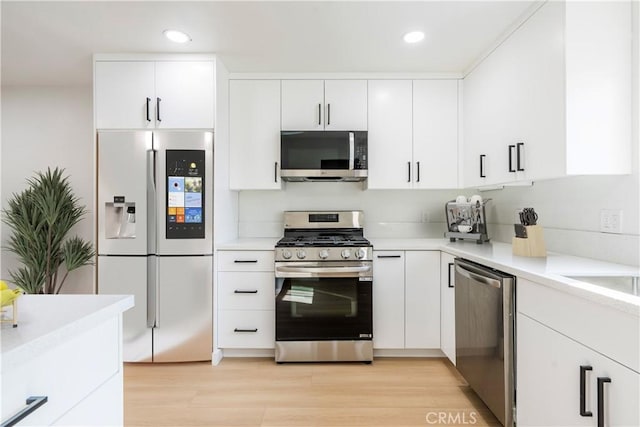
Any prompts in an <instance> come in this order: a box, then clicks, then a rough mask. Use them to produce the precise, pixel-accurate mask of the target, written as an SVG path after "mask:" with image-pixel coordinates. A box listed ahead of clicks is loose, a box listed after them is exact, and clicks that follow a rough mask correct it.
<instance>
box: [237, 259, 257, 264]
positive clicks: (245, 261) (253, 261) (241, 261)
mask: <svg viewBox="0 0 640 427" xmlns="http://www.w3.org/2000/svg"><path fill="white" fill-rule="evenodd" d="M233 262H234V263H236V264H257V263H258V260H257V259H236V260H234V261H233Z"/></svg>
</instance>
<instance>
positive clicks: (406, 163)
mask: <svg viewBox="0 0 640 427" xmlns="http://www.w3.org/2000/svg"><path fill="white" fill-rule="evenodd" d="M411 99H412V83H411V80H369V108H368V111H369V135H368V146H369V147H368V148H369V177H368V178H367V186H368V188H369V189H403V188H412V185H413V180H412V174H411V172H412V171H411V168H412V163H413V148H412V144H413V143H412V135H411V133H412V130H411V122H412V119H411V114H412V113H411V108H412V106H411Z"/></svg>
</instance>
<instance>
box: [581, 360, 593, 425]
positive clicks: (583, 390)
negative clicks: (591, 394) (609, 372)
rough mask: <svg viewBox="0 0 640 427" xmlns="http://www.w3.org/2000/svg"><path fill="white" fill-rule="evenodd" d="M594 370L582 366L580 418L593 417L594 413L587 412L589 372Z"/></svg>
mask: <svg viewBox="0 0 640 427" xmlns="http://www.w3.org/2000/svg"><path fill="white" fill-rule="evenodd" d="M591 370H593V368H592V367H591V366H588V365H582V366H580V416H581V417H592V416H593V413H592V412H591V411H587V402H586V395H587V379H586V376H587V371H591Z"/></svg>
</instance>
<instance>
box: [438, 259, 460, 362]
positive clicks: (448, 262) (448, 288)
mask: <svg viewBox="0 0 640 427" xmlns="http://www.w3.org/2000/svg"><path fill="white" fill-rule="evenodd" d="M454 260H455V257H454V256H453V255H449V254H447V253H444V252H442V253H441V255H440V348H441V349H442V352H443V353H444V354H445V356H447V358H448V359H449V360H450V361H451V363H453V364H454V365H455V364H456V295H455V278H456V275H455V272H454V269H453V267H454V266H453V261H454Z"/></svg>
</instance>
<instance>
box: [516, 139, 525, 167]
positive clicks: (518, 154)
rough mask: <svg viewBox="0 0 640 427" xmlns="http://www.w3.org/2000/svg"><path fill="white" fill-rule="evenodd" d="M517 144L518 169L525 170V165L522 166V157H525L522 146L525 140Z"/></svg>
mask: <svg viewBox="0 0 640 427" xmlns="http://www.w3.org/2000/svg"><path fill="white" fill-rule="evenodd" d="M516 145H517V146H518V149H517V151H516V169H517V170H518V172H524V167H521V166H522V162H521V160H524V159H522V157H524V153H523V152H522V150H521V148H523V147H524V142H518V144H516Z"/></svg>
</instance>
